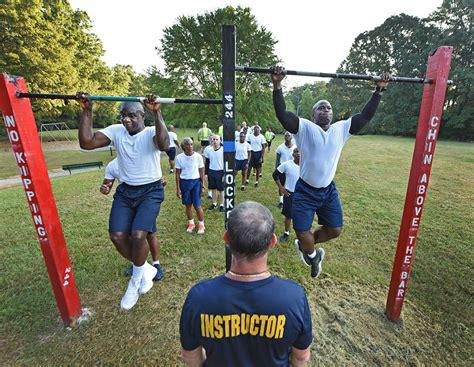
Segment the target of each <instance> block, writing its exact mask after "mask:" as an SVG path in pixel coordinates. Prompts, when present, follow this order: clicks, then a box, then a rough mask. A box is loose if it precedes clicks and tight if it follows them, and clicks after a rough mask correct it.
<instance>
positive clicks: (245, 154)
mask: <svg viewBox="0 0 474 367" xmlns="http://www.w3.org/2000/svg"><path fill="white" fill-rule="evenodd" d="M239 140H240V139H239ZM249 150H252V148H251V147H250V144H249V143H247V142H246V141H245V142H243V143H241V142H240V141H238V142H236V143H235V159H237V160H239V161H241V160H244V159H249Z"/></svg>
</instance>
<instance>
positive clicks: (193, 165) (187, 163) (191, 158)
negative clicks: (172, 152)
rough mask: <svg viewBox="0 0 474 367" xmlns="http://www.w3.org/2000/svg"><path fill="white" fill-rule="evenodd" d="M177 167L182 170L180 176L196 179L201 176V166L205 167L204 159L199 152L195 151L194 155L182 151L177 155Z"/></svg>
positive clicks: (184, 178)
mask: <svg viewBox="0 0 474 367" xmlns="http://www.w3.org/2000/svg"><path fill="white" fill-rule="evenodd" d="M175 167H176V168H177V169H180V170H181V172H180V174H179V178H182V179H183V180H194V179H196V178H199V177H201V176H200V175H199V168H204V161H203V159H202V156H201V154H199V153H196V152H193V154H192V155H186V154H184V153H181V154H178V155H177V157H176V160H175Z"/></svg>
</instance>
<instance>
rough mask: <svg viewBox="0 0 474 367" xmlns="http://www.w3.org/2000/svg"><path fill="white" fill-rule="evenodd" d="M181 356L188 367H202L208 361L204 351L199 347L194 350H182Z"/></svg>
mask: <svg viewBox="0 0 474 367" xmlns="http://www.w3.org/2000/svg"><path fill="white" fill-rule="evenodd" d="M181 356H182V357H183V361H184V363H185V364H186V365H187V366H190V367H200V366H202V364H203V363H204V361H205V360H206V358H205V355H204V349H203V348H202V347H201V346H199V347H197V348H196V349H194V350H185V349H181Z"/></svg>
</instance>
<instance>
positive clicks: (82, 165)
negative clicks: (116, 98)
mask: <svg viewBox="0 0 474 367" xmlns="http://www.w3.org/2000/svg"><path fill="white" fill-rule="evenodd" d="M103 165H104V162H102V161H97V162H84V163H76V164H65V165H63V166H62V167H63V170H65V171H69V174H71V171H72V170H74V169H81V168H88V167H99V168H102V166H103Z"/></svg>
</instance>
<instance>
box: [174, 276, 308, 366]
mask: <svg viewBox="0 0 474 367" xmlns="http://www.w3.org/2000/svg"><path fill="white" fill-rule="evenodd" d="M180 335H181V345H182V347H183V349H185V350H194V349H196V348H197V347H199V346H202V347H203V348H204V349H205V350H206V354H207V360H206V363H205V365H206V366H246V367H247V366H288V365H289V355H290V350H291V347H295V348H298V349H306V348H308V347H309V346H310V344H311V342H312V339H313V337H312V327H311V313H310V311H309V306H308V300H307V299H306V295H305V293H304V290H303V288H302V287H301V286H300V285H299V284H297V283H295V282H293V281H290V280H283V279H280V278H278V277H276V276H270V277H268V278H266V279H263V280H258V281H255V282H238V281H235V280H232V279H229V278H227V277H225V276H224V275H221V276H218V277H216V278H213V279H209V280H204V281H202V282H199V283H198V284H196V285H195V286H194V287H193V288H192V289H191V290H190V291H189V293H188V297H187V298H186V301H185V303H184V306H183V311H182V313H181V321H180Z"/></svg>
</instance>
